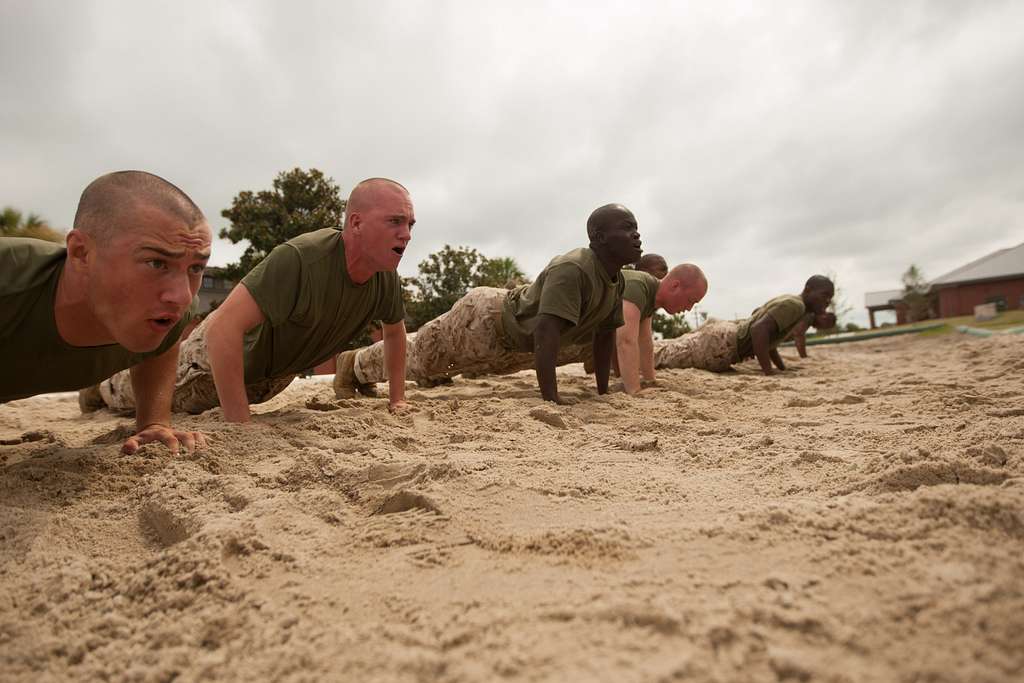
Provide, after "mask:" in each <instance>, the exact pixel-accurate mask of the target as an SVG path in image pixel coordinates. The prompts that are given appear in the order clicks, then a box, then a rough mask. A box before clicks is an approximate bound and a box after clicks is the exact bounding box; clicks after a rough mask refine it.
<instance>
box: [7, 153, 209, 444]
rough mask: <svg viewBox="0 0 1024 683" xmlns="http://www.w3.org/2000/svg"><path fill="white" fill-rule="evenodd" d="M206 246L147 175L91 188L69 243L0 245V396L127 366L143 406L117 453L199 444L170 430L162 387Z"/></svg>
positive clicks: (193, 222)
mask: <svg viewBox="0 0 1024 683" xmlns="http://www.w3.org/2000/svg"><path fill="white" fill-rule="evenodd" d="M210 241H211V232H210V227H209V225H208V224H207V222H206V219H205V217H204V216H203V213H202V211H200V210H199V208H198V207H197V206H196V205H195V204H194V203H193V202H192V200H191V199H189V198H188V196H187V195H186V194H185V193H184V192H182V191H181V190H180V189H178V188H177V187H175V186H174V185H172V184H171V183H169V182H167V181H166V180H164V179H163V178H160V177H158V176H155V175H152V174H150V173H145V172H143V171H120V172H116V173H110V174H107V175H104V176H101V177H100V178H97V179H96V180H94V181H93V182H92V183H90V184H89V186H88V187H86V188H85V191H84V192H83V193H82V196H81V199H80V200H79V204H78V210H77V212H76V213H75V220H74V229H72V230H71V232H69V233H68V235H67V245H66V247H65V246H60V245H56V244H52V243H48V242H43V241H40V240H34V239H17V238H3V239H2V240H0V356H2V357H3V359H4V360H3V364H2V366H0V367H2V372H0V401H10V400H14V399H18V398H25V397H28V396H32V395H35V394H41V393H46V392H54V391H72V390H75V389H83V388H85V387H90V386H93V385H95V384H96V383H97V382H99V381H100V380H102V379H104V378H105V377H108V376H110V375H111V374H112V373H114V372H117V371H121V370H125V369H126V368H130V371H128V372H126V376H127V378H128V382H129V383H130V384H131V386H132V388H133V391H134V392H135V394H136V395H137V396H138V397H139V408H138V410H137V412H136V433H135V434H134V435H133V436H131V437H129V438H128V439H126V440H125V442H124V451H125V452H127V453H132V452H135V451H136V450H137V449H138V448H139V446H140V445H142V444H144V443H148V442H152V441H159V442H161V443H163V444H165V445H167V446H168V447H169V448H170V449H171V450H172V451H175V452H176V451H177V450H178V448H179V446H183V447H184V448H185V449H186V450H188V451H191V450H193V449H194V448H195V447H196V446H197V445H199V446H202V445H203V444H204V438H203V436H202V435H201V434H199V433H198V432H191V431H187V430H178V429H175V428H173V427H172V426H171V421H170V418H171V402H170V396H171V393H170V392H171V387H172V386H173V384H174V368H175V365H176V363H177V358H178V347H179V343H178V339H179V337H180V335H181V331H182V329H183V328H184V327H185V326H186V325H187V324H188V322H189V320H190V319H191V317H192V313H191V310H190V307H191V305H192V300H193V297H194V296H195V294H196V292H197V291H198V289H199V284H200V282H201V280H202V275H203V269H204V267H205V265H206V261H207V259H208V258H209V256H210ZM85 398H86V401H88V396H86V397H85ZM88 407H89V406H88V404H86V405H83V408H88Z"/></svg>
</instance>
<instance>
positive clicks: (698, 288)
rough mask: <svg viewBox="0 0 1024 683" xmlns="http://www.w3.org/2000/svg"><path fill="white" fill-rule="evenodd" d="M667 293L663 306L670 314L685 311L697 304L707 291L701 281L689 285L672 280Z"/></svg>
mask: <svg viewBox="0 0 1024 683" xmlns="http://www.w3.org/2000/svg"><path fill="white" fill-rule="evenodd" d="M672 283H673V285H674V286H672V287H671V288H670V291H669V295H668V296H667V297H666V298H665V302H664V306H663V308H664V309H665V311H666V312H668V313H669V314H670V315H675V314H676V313H685V312H686V311H688V310H690V309H691V308H693V307H694V305H695V304H697V303H698V302H699V301H700V300H701V299H703V298H704V295H705V294H707V293H708V288H707V285H706V284H704V283H703V282H694V283H690V284H689V285H687V284H685V283H683V282H680V281H679V280H673V281H672Z"/></svg>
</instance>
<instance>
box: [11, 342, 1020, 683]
mask: <svg viewBox="0 0 1024 683" xmlns="http://www.w3.org/2000/svg"><path fill="white" fill-rule="evenodd" d="M811 353H812V358H810V359H807V360H803V361H801V360H798V359H797V358H796V357H795V354H794V352H793V351H792V350H790V351H786V352H784V354H783V355H784V357H786V358H787V359H788V360H789V362H790V364H791V367H792V371H791V372H787V373H785V374H781V375H778V376H775V377H763V376H761V375H760V374H759V373H758V372H757V368H756V366H755V365H754V364H752V363H747V364H744V365H742V366H740V367H739V369H738V371H737V372H734V373H730V374H726V375H713V374H710V373H705V372H700V371H695V370H681V371H670V372H665V373H662V375H661V386H659V387H657V388H654V389H653V390H651V391H649V392H647V393H645V394H643V395H641V396H640V397H638V398H629V397H627V396H626V395H624V394H622V393H613V394H610V395H608V396H604V397H599V396H597V395H596V393H595V392H594V391H593V389H592V388H591V381H590V380H588V379H587V378H585V377H584V376H583V375H582V372H581V370H580V368H579V367H578V366H573V367H570V368H568V369H565V370H563V371H562V375H561V380H560V382H561V387H562V391H563V394H564V395H568V396H573V397H577V398H580V399H581V401H580V403H578V404H577V405H573V406H568V407H558V406H553V405H550V404H544V403H542V402H541V401H540V400H539V399H538V398H537V390H536V385H535V382H534V380H533V378H532V376H531V375H530V374H529V373H521V374H519V375H514V376H510V377H503V378H479V379H474V380H463V379H458V380H456V383H455V385H454V386H453V387H449V388H444V387H441V388H437V389H430V390H418V389H415V390H411V391H410V399H411V402H412V403H413V404H414V406H415V411H414V412H413V413H412V414H410V415H407V416H401V417H396V416H392V415H390V414H389V413H388V412H387V410H386V402H385V401H384V400H383V399H377V400H374V399H358V400H345V401H336V400H335V399H334V397H333V393H332V391H331V388H330V384H328V383H325V382H324V381H323V380H322V379H321V380H300V381H297V382H296V383H295V384H293V386H292V387H290V388H289V389H288V390H287V391H286V392H285V393H284V394H283V395H281V396H279V397H278V398H276V399H274V400H273V401H272V402H270V403H268V404H266V405H264V406H260V407H258V409H257V412H258V413H259V415H258V418H257V422H256V424H255V425H253V426H248V427H240V426H235V425H228V424H226V423H224V422H223V420H222V419H221V417H220V414H219V411H211V412H210V413H207V414H205V415H202V416H196V417H188V416H182V417H181V418H180V421H181V422H182V423H184V424H188V425H191V426H193V427H195V428H200V429H203V430H205V431H206V432H207V433H208V434H209V435H210V439H211V443H212V445H211V446H210V447H209V449H208V450H207V451H205V452H202V453H199V454H197V455H194V456H189V457H178V458H172V457H169V455H168V452H167V451H166V449H164V448H163V447H162V446H147V447H145V448H143V449H142V450H141V451H140V452H139V453H138V454H136V455H132V456H126V455H121V454H120V453H119V443H120V441H121V438H122V435H123V433H124V430H125V426H126V425H128V424H129V420H127V419H126V418H124V417H118V416H115V415H112V414H110V413H107V412H100V413H96V414H93V415H87V416H80V415H78V410H77V404H76V402H75V399H74V397H73V396H71V395H56V396H46V397H37V398H33V399H28V400H25V401H19V402H16V403H11V404H7V405H4V406H0V439H3V440H4V441H5V445H2V446H0V678H2V679H3V680H4V681H32V682H37V681H47V680H72V679H73V680H117V681H170V680H185V681H201V680H209V681H252V680H280V681H313V680H353V681H483V680H507V681H585V680H594V681H683V680H686V681H723V682H725V681H886V682H888V681H919V682H920V681H1020V680H1024V552H1022V551H1024V382H1022V377H1024V338H1019V337H1014V338H1008V337H1007V338H990V339H976V338H969V339H965V338H959V337H955V336H945V337H933V338H917V339H912V338H907V337H901V338H893V339H889V340H879V341H875V342H866V343H862V344H849V345H844V346H841V347H815V348H812V349H811ZM23 438H24V441H23V442H21V443H18V442H19V441H21V440H22V439H23Z"/></svg>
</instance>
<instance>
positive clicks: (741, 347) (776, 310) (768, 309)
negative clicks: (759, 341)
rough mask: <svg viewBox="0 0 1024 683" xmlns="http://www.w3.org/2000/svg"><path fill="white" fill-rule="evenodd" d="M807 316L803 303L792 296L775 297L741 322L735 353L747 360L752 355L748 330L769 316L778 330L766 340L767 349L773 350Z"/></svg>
mask: <svg viewBox="0 0 1024 683" xmlns="http://www.w3.org/2000/svg"><path fill="white" fill-rule="evenodd" d="M806 314H807V309H806V307H805V306H804V301H803V299H801V298H800V297H798V296H794V295H792V294H783V295H782V296H777V297H775V298H774V299H772V300H771V301H769V302H768V303H766V304H765V305H763V306H761V307H760V308H755V309H754V312H753V313H751V314H750V317H749V318H747V319H746V320H741V321H740V322H739V324H738V327H737V330H736V351H737V353H738V354H739V357H740V358H749V357H750V356H753V355H754V342H753V340H752V339H751V336H750V328H751V327H753V326H754V324H755V323H756V322H757V321H759V320H761V319H763V318H764V317H765V316H771V317H772V319H773V320H774V321H775V325H776V326H777V327H778V329H777V330H776V331H775V332H774V333H773V334H772V336H771V337H769V339H768V348H770V349H774V348H775V347H777V346H778V345H779V343H780V342H782V341H783V340H784V339H785V338H786V336H787V335H788V334H789V333H790V332H791V331H792V330H793V328H794V327H796V325H797V323H799V322H800V321H801V320H803V318H804V316H805V315H806Z"/></svg>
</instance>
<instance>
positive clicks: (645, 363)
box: [637, 317, 657, 382]
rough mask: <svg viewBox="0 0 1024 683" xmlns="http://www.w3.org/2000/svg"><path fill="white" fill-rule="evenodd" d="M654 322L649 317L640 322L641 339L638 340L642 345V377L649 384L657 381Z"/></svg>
mask: <svg viewBox="0 0 1024 683" xmlns="http://www.w3.org/2000/svg"><path fill="white" fill-rule="evenodd" d="M653 320H654V319H653V318H651V317H648V318H644V319H643V320H641V321H640V338H639V339H638V340H637V343H638V344H639V345H640V376H641V377H643V378H644V379H645V380H647V381H648V382H653V381H654V380H655V379H657V376H656V375H655V373H654V330H653V329H652V326H651V325H652V322H653Z"/></svg>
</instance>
